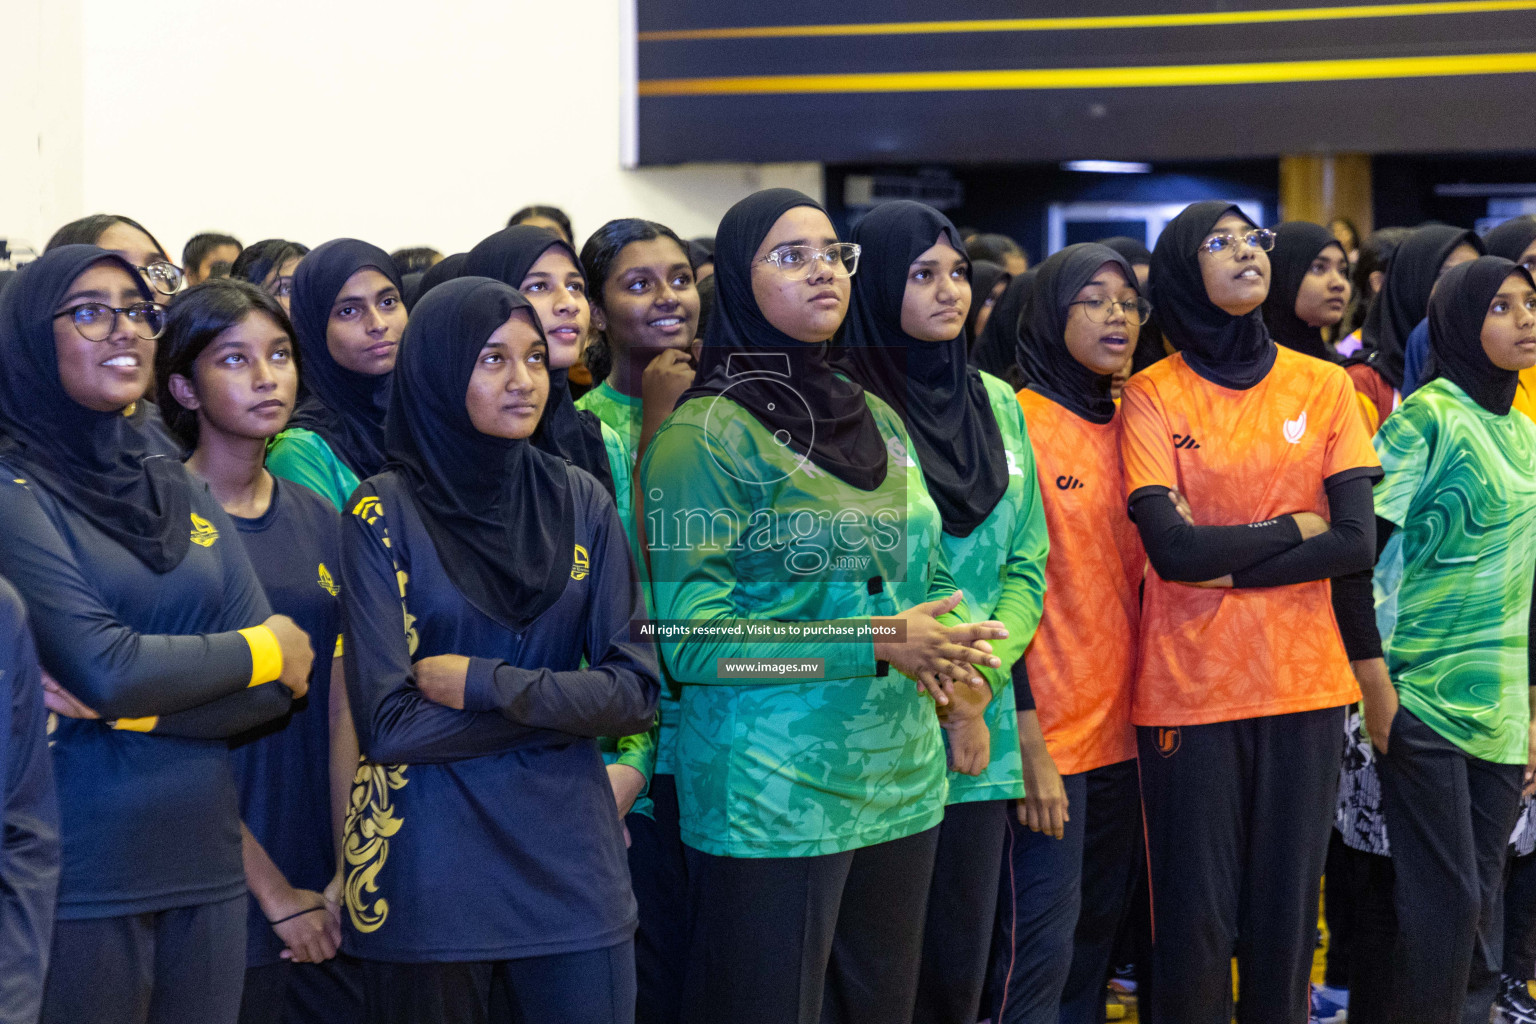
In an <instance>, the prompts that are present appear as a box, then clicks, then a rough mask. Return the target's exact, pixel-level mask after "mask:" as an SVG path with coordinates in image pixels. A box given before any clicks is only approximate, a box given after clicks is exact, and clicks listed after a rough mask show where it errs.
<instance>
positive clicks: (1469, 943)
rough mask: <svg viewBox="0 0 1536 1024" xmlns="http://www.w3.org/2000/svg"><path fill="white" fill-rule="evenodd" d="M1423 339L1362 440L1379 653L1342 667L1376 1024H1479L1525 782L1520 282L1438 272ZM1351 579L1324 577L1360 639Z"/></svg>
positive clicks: (1533, 518)
mask: <svg viewBox="0 0 1536 1024" xmlns="http://www.w3.org/2000/svg"><path fill="white" fill-rule="evenodd" d="M1429 347H1430V359H1431V369H1432V372H1431V374H1430V378H1431V379H1430V381H1429V383H1427V384H1425V385H1423V386H1422V387H1421V388H1419V389H1418V390H1416V391H1415V392H1414V393H1413V394H1412V395H1411V396H1409V397H1408V398H1407V399H1405V400H1404V401H1403V404H1402V405H1401V406H1400V407H1399V408H1398V409H1397V411H1396V412H1394V413H1393V414H1392V415H1391V416H1390V417H1388V418H1387V420H1386V421H1385V422H1384V423H1383V424H1382V426H1381V430H1380V431H1378V432H1377V434H1376V437H1375V439H1374V443H1375V446H1376V450H1377V453H1378V454H1379V455H1380V457H1381V464H1382V468H1383V470H1385V473H1386V475H1385V477H1384V478H1383V479H1382V481H1381V482H1380V483H1379V484H1377V485H1376V494H1375V504H1376V515H1377V538H1378V545H1379V546H1382V550H1381V553H1380V555H1379V557H1378V560H1377V563H1376V569H1375V590H1376V616H1375V623H1374V630H1375V631H1376V632H1379V635H1380V643H1381V650H1382V651H1383V655H1384V656H1383V657H1376V658H1366V659H1362V660H1357V661H1356V662H1355V663H1354V667H1355V673H1356V675H1357V676H1358V678H1359V680H1360V688H1361V691H1362V692H1363V694H1364V698H1365V719H1366V723H1367V727H1368V728H1369V730H1370V735H1371V740H1372V742H1373V744H1374V745H1375V747H1376V750H1377V753H1378V759H1377V764H1378V768H1379V772H1380V776H1381V791H1382V807H1383V810H1384V812H1385V816H1386V824H1387V833H1388V836H1389V838H1390V841H1391V849H1392V865H1393V869H1394V875H1395V880H1394V883H1393V887H1394V899H1393V904H1394V906H1395V910H1396V915H1397V921H1398V936H1397V955H1396V958H1395V961H1394V967H1395V969H1396V977H1395V978H1394V979H1393V983H1392V986H1391V987H1392V996H1393V1001H1394V1003H1395V1005H1394V1006H1393V1007H1392V1009H1391V1010H1390V1011H1388V1012H1386V1013H1384V1014H1383V1016H1382V1019H1383V1020H1391V1021H1392V1022H1394V1024H1418V1022H1424V1024H1441V1022H1444V1021H1455V1020H1467V1021H1473V1020H1476V1021H1483V1020H1487V1019H1488V1014H1489V1010H1490V1008H1491V1006H1492V1004H1493V1000H1494V998H1495V996H1496V994H1497V993H1496V988H1497V982H1498V972H1497V951H1498V949H1499V941H1500V937H1499V929H1500V927H1501V924H1500V920H1499V918H1500V913H1499V910H1498V900H1499V895H1500V889H1501V886H1502V882H1503V871H1504V858H1505V855H1506V852H1507V850H1508V846H1507V844H1508V842H1509V835H1510V831H1511V829H1512V828H1513V827H1514V824H1515V816H1516V814H1517V812H1518V809H1519V802H1520V795H1521V788H1522V785H1523V786H1524V788H1525V791H1526V792H1527V793H1529V792H1531V791H1532V789H1533V788H1536V782H1533V780H1536V760H1533V758H1532V751H1533V745H1532V743H1531V700H1532V695H1536V690H1531V689H1530V687H1529V684H1530V681H1531V680H1530V662H1529V657H1530V644H1529V629H1530V614H1531V611H1530V610H1531V578H1532V571H1533V569H1536V424H1533V423H1532V422H1531V420H1530V419H1529V418H1528V417H1526V416H1524V415H1521V414H1520V413H1518V412H1513V411H1512V403H1513V401H1514V397H1515V390H1516V388H1517V386H1518V380H1519V371H1520V370H1523V369H1528V368H1529V367H1531V366H1533V365H1536V285H1533V283H1532V280H1531V275H1530V273H1529V272H1528V271H1526V270H1525V269H1524V268H1522V267H1519V266H1517V265H1516V264H1514V263H1513V262H1511V261H1509V260H1506V259H1502V258H1500V257H1497V256H1483V257H1480V258H1478V259H1476V260H1473V261H1471V262H1468V263H1464V264H1461V265H1460V266H1457V267H1454V268H1452V269H1451V270H1449V271H1447V272H1446V274H1445V275H1444V276H1443V277H1442V278H1441V279H1440V282H1439V284H1438V285H1436V287H1435V291H1434V294H1433V296H1432V297H1431V299H1430V303H1429ZM1383 538H1384V541H1383ZM1357 576H1358V574H1357ZM1357 582H1358V579H1355V580H1340V581H1337V583H1336V585H1338V586H1343V587H1345V588H1346V590H1345V593H1344V595H1343V596H1342V597H1341V601H1342V603H1343V604H1344V605H1345V607H1346V614H1345V615H1344V616H1341V620H1343V621H1354V622H1355V625H1354V627H1353V628H1354V629H1356V630H1359V629H1361V628H1362V626H1361V625H1360V624H1359V623H1358V616H1357V615H1352V614H1349V613H1348V610H1349V609H1351V608H1353V607H1355V606H1358V605H1359V604H1361V603H1363V602H1366V601H1368V600H1369V597H1367V596H1366V594H1365V593H1363V592H1362V591H1363V588H1358V589H1357V588H1356V586H1355V584H1356V583H1357ZM1372 628H1373V624H1371V623H1370V622H1369V619H1367V620H1366V622H1365V623H1364V625H1363V629H1364V630H1365V631H1366V632H1367V633H1368V634H1369V633H1370V632H1371V631H1372ZM1367 639H1368V640H1373V639H1375V637H1374V636H1369V635H1368V636H1367ZM1354 647H1355V645H1352V649H1353V648H1354ZM1351 1019H1353V1017H1352V1018H1351Z"/></svg>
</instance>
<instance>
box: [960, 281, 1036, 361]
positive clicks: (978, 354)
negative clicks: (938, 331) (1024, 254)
mask: <svg viewBox="0 0 1536 1024" xmlns="http://www.w3.org/2000/svg"><path fill="white" fill-rule="evenodd" d="M1034 284H1035V275H1034V274H1033V273H1032V272H1031V271H1028V270H1026V271H1025V272H1024V273H1022V274H1020V275H1018V276H1017V277H1015V278H1013V279H1012V280H1010V281H1009V282H1008V285H1007V287H1005V288H1004V289H1003V294H1002V297H1001V298H999V299H998V300H997V303H996V305H994V306H993V309H992V315H991V316H990V317H988V318H987V324H986V327H985V328H984V329H983V330H982V331H981V334H980V335H979V336H978V337H977V339H976V343H975V344H974V345H972V346H971V365H972V366H974V367H976V368H977V369H978V370H982V371H984V372H986V373H990V374H991V375H992V376H994V377H998V378H1001V379H1002V380H1003V381H1004V382H1006V383H1007V384H1008V385H1009V386H1010V387H1012V388H1014V389H1015V390H1017V389H1018V388H1021V387H1023V386H1024V385H1025V383H1026V381H1025V379H1024V371H1023V369H1021V368H1020V366H1019V362H1018V353H1019V317H1020V315H1022V314H1023V312H1024V303H1025V302H1026V301H1027V300H1028V299H1029V290H1030V289H1031V288H1033V287H1034Z"/></svg>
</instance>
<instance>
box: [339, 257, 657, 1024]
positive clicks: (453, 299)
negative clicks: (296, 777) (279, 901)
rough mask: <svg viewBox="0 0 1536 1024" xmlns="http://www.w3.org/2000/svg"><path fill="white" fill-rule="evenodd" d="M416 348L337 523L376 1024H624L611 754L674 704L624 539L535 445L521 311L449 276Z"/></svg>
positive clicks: (420, 328)
mask: <svg viewBox="0 0 1536 1024" xmlns="http://www.w3.org/2000/svg"><path fill="white" fill-rule="evenodd" d="M408 335H409V336H408V338H407V339H406V342H405V344H404V346H403V353H402V362H401V364H400V369H399V370H398V371H396V373H395V376H394V380H393V382H392V385H391V386H392V388H393V392H394V394H393V396H392V399H391V412H390V416H389V424H388V430H387V432H386V440H385V451H386V459H387V462H386V468H385V471H384V472H383V473H380V474H379V475H377V476H374V477H371V478H370V479H368V480H367V481H365V482H364V483H363V484H362V485H361V486H360V487H359V488H358V491H357V493H356V494H355V495H354V496H353V498H352V500H351V501H350V502H349V504H348V508H347V515H345V516H344V517H343V519H344V521H343V525H342V566H343V569H342V582H341V593H342V610H343V622H344V624H345V626H346V637H347V643H346V649H345V653H344V660H345V662H346V678H347V687H348V691H349V693H350V695H351V706H352V709H353V718H354V719H355V721H356V723H357V731H358V740H359V742H360V744H361V747H362V750H363V763H362V766H361V768H360V769H359V771H358V775H357V780H356V782H355V783H354V787H353V791H352V802H351V810H350V812H349V814H348V819H347V834H346V844H345V861H346V865H345V870H346V883H345V887H344V888H345V894H346V909H347V925H348V931H347V935H346V940H345V941H346V948H347V949H348V950H349V951H351V952H353V953H354V954H356V955H357V956H359V957H361V958H363V960H364V961H365V963H364V969H363V974H364V986H363V987H364V999H365V1003H366V1014H365V1017H366V1020H367V1021H369V1022H370V1024H414V1022H418V1021H428V1020H430V1021H441V1022H444V1024H461V1022H463V1024H468V1022H472V1021H484V1020H485V1019H486V1014H487V1013H488V1012H489V1009H488V1007H489V1005H490V1000H491V993H492V990H493V988H495V989H498V990H502V989H504V990H505V991H506V992H507V994H508V997H509V998H510V1000H511V1003H512V1005H513V1007H514V1008H515V1009H514V1011H513V1012H514V1014H515V1015H516V1016H517V1017H518V1019H522V1020H536V1021H549V1022H566V1021H569V1022H571V1024H576V1022H581V1024H589V1022H594V1021H595V1022H600V1024H605V1022H621V1024H622V1022H628V1021H631V1020H633V1014H634V999H635V975H634V942H633V934H634V929H635V902H634V897H633V896H632V895H631V894H630V891H629V873H628V870H627V868H626V866H625V861H624V838H623V833H622V830H621V825H620V822H619V818H618V815H617V814H615V813H614V797H613V791H612V789H611V788H610V786H609V783H608V776H607V773H606V772H605V771H604V768H603V760H602V757H601V755H600V753H599V751H598V746H597V742H596V739H595V737H598V736H605V735H608V736H623V735H629V734H631V733H635V732H641V731H644V730H645V729H647V728H649V726H650V724H651V721H652V719H653V717H654V716H655V714H656V696H657V691H658V684H657V677H656V667H655V661H654V657H653V655H652V654H651V648H650V645H649V644H647V643H636V642H634V641H632V640H631V639H630V636H629V628H630V627H629V624H630V621H631V620H632V619H638V618H643V616H644V606H643V605H642V604H641V603H640V600H639V594H638V590H637V589H636V586H635V580H634V575H633V571H632V569H631V567H630V555H629V548H628V544H627V542H626V540H625V537H624V530H623V528H622V526H621V524H620V523H619V519H618V515H617V513H616V511H615V510H614V506H613V499H612V498H610V497H609V496H608V493H607V491H605V490H604V489H603V488H602V487H601V486H600V485H599V484H598V483H597V481H596V480H595V479H593V477H592V476H591V474H589V473H586V472H584V471H582V470H579V469H576V468H575V467H574V466H572V465H570V464H569V463H568V462H566V461H565V460H564V459H561V458H558V457H556V456H554V455H550V454H548V453H547V452H543V451H540V450H539V449H538V448H535V447H534V446H533V445H532V444H531V443H530V442H529V438H530V437H531V435H532V434H533V432H534V430H535V428H536V426H537V424H538V422H539V417H540V414H541V413H542V412H543V408H544V402H545V397H546V395H547V394H548V389H549V371H548V370H547V369H546V363H545V358H546V353H547V351H548V343H547V342H546V341H545V339H544V333H543V329H542V328H541V327H540V324H539V319H538V317H537V315H536V314H535V312H534V310H533V309H532V307H531V306H530V305H529V303H528V301H527V300H526V299H524V298H523V297H522V295H520V294H518V292H517V291H516V290H514V289H513V288H512V287H510V286H509V285H506V284H503V283H501V282H499V281H492V280H490V279H488V278H482V277H463V278H459V279H458V280H455V281H451V282H449V283H447V284H443V285H439V286H438V287H437V288H434V289H433V290H432V291H431V292H430V293H428V294H427V295H426V296H424V297H423V298H422V300H421V303H420V305H419V306H418V307H417V311H416V316H415V317H414V318H413V319H412V321H411V326H410V328H409V330H408ZM402 615H403V616H404V623H405V629H404V630H402V629H401V621H402V618H401V617H402Z"/></svg>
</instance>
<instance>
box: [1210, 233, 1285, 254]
mask: <svg viewBox="0 0 1536 1024" xmlns="http://www.w3.org/2000/svg"><path fill="white" fill-rule="evenodd" d="M1239 243H1241V244H1242V245H1246V246H1247V247H1248V248H1250V249H1258V250H1261V251H1263V252H1269V250H1271V249H1273V248H1274V247H1275V233H1274V232H1273V231H1271V230H1269V229H1268V228H1254V229H1253V230H1252V231H1247V232H1244V233H1243V234H1242V235H1241V236H1238V235H1234V234H1232V233H1231V232H1228V231H1223V232H1222V233H1221V234H1219V235H1212V236H1211V237H1210V238H1207V239H1206V240H1205V241H1204V242H1201V243H1200V248H1201V249H1204V250H1205V251H1206V252H1208V253H1210V254H1211V255H1212V256H1218V257H1223V258H1226V259H1231V258H1232V257H1233V256H1236V255H1237V247H1238V245H1239Z"/></svg>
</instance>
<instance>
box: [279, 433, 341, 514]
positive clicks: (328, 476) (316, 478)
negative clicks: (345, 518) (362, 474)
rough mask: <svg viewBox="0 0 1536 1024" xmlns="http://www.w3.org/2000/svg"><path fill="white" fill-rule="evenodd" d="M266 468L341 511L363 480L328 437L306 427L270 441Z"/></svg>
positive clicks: (282, 434) (281, 434)
mask: <svg viewBox="0 0 1536 1024" xmlns="http://www.w3.org/2000/svg"><path fill="white" fill-rule="evenodd" d="M267 469H268V470H269V471H270V472H271V473H272V475H273V476H280V477H282V478H283V479H284V480H292V481H293V482H294V483H296V484H303V485H304V486H305V487H308V488H309V489H310V490H312V491H314V492H315V493H316V494H318V495H320V496H321V497H322V498H325V499H327V500H328V501H330V503H331V504H332V505H335V506H336V508H337V510H338V511H342V512H344V511H346V504H347V499H348V498H350V497H352V492H353V491H355V490H357V485H358V484H360V483H362V481H361V480H359V479H358V478H357V474H356V473H354V472H352V470H350V469H348V468H347V465H346V463H344V462H342V461H341V460H340V459H338V458H337V457H336V453H335V452H333V451H331V446H330V445H329V444H328V443H326V440H325V438H323V437H321V436H320V435H319V434H317V433H315V432H314V431H313V430H305V429H304V428H303V427H293V428H292V429H289V430H285V431H283V432H282V433H280V434H278V435H277V436H276V437H274V438H273V439H272V440H271V441H270V442H269V443H268V444H267Z"/></svg>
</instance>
